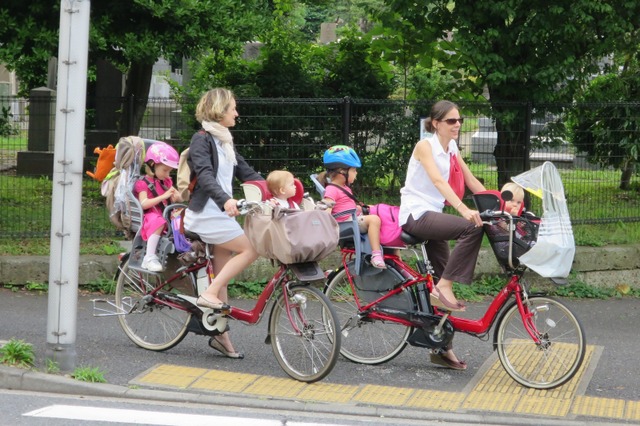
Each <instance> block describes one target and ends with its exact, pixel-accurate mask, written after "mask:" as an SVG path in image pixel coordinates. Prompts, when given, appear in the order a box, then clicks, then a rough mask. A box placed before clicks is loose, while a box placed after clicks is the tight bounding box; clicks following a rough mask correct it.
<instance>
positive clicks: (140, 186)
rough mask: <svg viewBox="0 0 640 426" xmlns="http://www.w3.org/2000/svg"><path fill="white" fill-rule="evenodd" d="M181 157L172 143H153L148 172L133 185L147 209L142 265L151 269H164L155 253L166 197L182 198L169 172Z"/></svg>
mask: <svg viewBox="0 0 640 426" xmlns="http://www.w3.org/2000/svg"><path fill="white" fill-rule="evenodd" d="M179 159H180V156H179V155H178V152H177V151H176V150H175V149H174V148H173V147H172V146H171V145H169V144H166V143H164V142H156V143H154V144H153V145H151V146H150V147H149V149H148V150H147V154H146V155H145V158H144V162H145V169H146V175H145V176H144V177H142V178H141V179H140V180H138V181H137V182H136V183H135V185H134V187H133V191H134V194H136V196H137V197H138V201H140V205H141V206H142V209H143V210H144V216H143V222H142V227H141V228H140V234H141V236H142V239H143V240H144V241H146V242H147V251H146V253H145V256H144V258H143V259H142V268H143V269H146V270H148V271H151V272H161V271H162V270H163V269H164V268H163V266H162V264H161V263H160V260H159V259H158V256H157V255H156V249H157V248H158V242H159V241H160V236H161V235H162V232H164V230H165V228H166V225H167V221H166V220H165V218H164V217H163V216H162V213H163V210H164V208H165V207H166V206H167V200H168V199H170V200H171V202H172V203H178V202H180V201H182V197H181V196H180V193H179V192H178V190H177V189H176V188H174V187H173V181H172V180H171V177H170V176H169V174H170V173H171V170H172V169H177V168H178V160H179Z"/></svg>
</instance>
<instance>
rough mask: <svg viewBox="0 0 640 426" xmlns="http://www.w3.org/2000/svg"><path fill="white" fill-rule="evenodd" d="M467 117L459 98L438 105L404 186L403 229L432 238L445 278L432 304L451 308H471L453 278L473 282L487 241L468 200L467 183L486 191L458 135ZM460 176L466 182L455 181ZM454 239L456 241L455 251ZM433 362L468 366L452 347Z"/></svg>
mask: <svg viewBox="0 0 640 426" xmlns="http://www.w3.org/2000/svg"><path fill="white" fill-rule="evenodd" d="M462 122H463V118H461V117H460V111H459V108H458V106H457V105H456V104H454V103H453V102H450V101H446V100H442V101H439V102H437V103H436V104H435V105H433V107H432V108H431V113H430V116H429V117H428V118H427V119H426V120H425V124H424V125H425V130H426V131H428V132H430V133H432V134H433V136H431V137H429V138H425V139H423V140H421V141H419V142H418V143H417V144H416V146H415V147H414V149H413V153H412V154H411V158H410V159H409V166H408V169H407V178H406V180H405V185H404V186H403V187H402V189H401V190H400V224H401V225H402V229H403V230H404V231H405V232H407V233H409V234H411V235H414V236H415V237H417V238H420V239H423V240H425V241H426V240H428V241H429V242H428V244H427V255H428V256H429V261H430V262H431V265H432V266H433V269H434V275H435V277H439V281H438V282H437V284H436V286H435V289H434V290H433V292H432V294H431V303H432V304H433V305H435V306H439V307H441V308H445V309H447V310H450V311H461V310H464V309H465V306H464V305H463V304H462V303H460V302H458V301H457V299H456V297H455V295H454V294H453V282H454V281H456V282H459V283H464V284H471V281H472V279H473V272H474V269H475V266H476V260H477V258H478V252H479V251H480V244H481V243H482V220H481V219H480V213H479V212H478V211H476V210H472V209H470V208H469V207H467V206H466V205H465V204H464V203H463V202H462V198H463V196H464V186H466V187H468V188H469V189H470V190H471V191H472V192H473V193H476V192H480V191H484V190H485V188H484V185H482V183H480V181H479V180H478V179H477V178H476V177H475V176H473V174H472V173H471V171H470V170H469V167H468V166H467V165H466V163H465V162H464V160H463V159H462V156H461V155H460V153H459V151H458V145H457V143H456V140H457V139H458V137H459V134H460V127H461V125H462ZM456 177H457V178H456ZM463 180H464V185H462V181H463ZM454 181H458V182H459V183H460V185H454ZM452 186H453V187H452ZM445 203H446V204H448V205H451V206H453V207H454V208H455V209H456V210H457V211H458V213H459V214H460V216H457V215H453V214H446V213H443V212H442V211H443V208H444V206H445ZM450 240H456V245H455V248H454V250H453V252H452V253H451V254H450V252H449V241H450ZM431 362H433V363H435V364H439V365H443V366H445V367H449V368H453V369H458V370H464V369H466V368H467V364H466V363H465V362H464V361H460V360H458V358H457V357H456V356H455V354H454V353H453V350H452V349H451V347H449V348H448V350H447V351H446V352H438V353H432V354H431Z"/></svg>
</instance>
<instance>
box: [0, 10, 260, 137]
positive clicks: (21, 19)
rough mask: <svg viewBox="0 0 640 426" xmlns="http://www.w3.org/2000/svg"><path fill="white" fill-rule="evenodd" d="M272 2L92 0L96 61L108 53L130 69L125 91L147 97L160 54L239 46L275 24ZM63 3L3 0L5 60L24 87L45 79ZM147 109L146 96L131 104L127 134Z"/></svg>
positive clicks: (0, 40)
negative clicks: (271, 16)
mask: <svg viewBox="0 0 640 426" xmlns="http://www.w3.org/2000/svg"><path fill="white" fill-rule="evenodd" d="M267 10H268V0H246V1H243V2H240V3H239V2H236V1H233V0H215V1H213V0H180V1H177V0H173V1H171V0H163V1H160V0H110V1H103V2H99V1H98V2H92V3H91V27H90V64H92V63H93V62H94V61H95V60H96V59H97V58H102V59H105V60H107V61H108V62H110V63H111V64H113V65H114V66H116V67H117V68H119V69H120V70H121V71H122V72H124V73H125V75H126V83H125V89H124V95H125V97H130V96H133V97H134V99H139V100H146V98H147V97H148V93H149V87H150V84H151V76H152V68H153V65H154V63H155V62H156V61H157V60H158V59H159V58H161V57H164V58H165V59H167V60H169V61H172V62H179V61H181V60H182V58H197V57H199V56H200V55H202V54H203V52H205V51H214V52H217V54H218V55H225V54H226V53H227V52H231V51H234V50H236V49H238V47H239V46H241V45H242V44H244V43H245V42H247V41H250V40H253V39H255V38H256V37H257V36H259V35H260V34H261V32H262V31H263V30H264V29H265V28H266V27H267V25H268V23H269V21H268V19H266V18H265V17H266V16H268V14H267V13H265V12H266V11H267ZM59 11H60V3H59V2H58V3H57V4H54V5H51V2H49V1H45V0H33V1H30V2H20V1H15V0H9V1H3V2H2V5H1V6H0V19H1V20H2V22H3V25H2V26H1V27H0V60H2V61H3V62H5V63H6V64H7V67H8V68H9V69H12V70H15V71H16V74H17V75H18V77H19V79H20V81H21V83H22V87H21V89H22V90H21V91H22V93H23V94H24V93H26V92H28V90H29V89H31V88H34V87H37V86H39V85H42V83H43V82H44V81H45V78H46V71H47V61H48V59H49V58H50V57H51V56H55V55H56V54H57V45H58V28H59ZM130 107H132V108H133V110H130ZM145 109H146V102H143V101H141V102H135V103H133V104H129V103H125V104H123V106H122V115H121V116H122V119H121V122H120V132H121V134H124V133H126V132H128V131H129V130H128V129H133V131H134V132H137V131H138V130H139V128H140V124H141V122H142V118H143V115H144V111H145ZM130 117H132V121H131V122H129V121H128V120H129V118H130Z"/></svg>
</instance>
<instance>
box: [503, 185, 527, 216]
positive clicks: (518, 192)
mask: <svg viewBox="0 0 640 426" xmlns="http://www.w3.org/2000/svg"><path fill="white" fill-rule="evenodd" d="M504 191H510V192H511V199H510V200H507V201H505V202H504V211H506V212H507V213H509V214H510V215H511V216H519V215H520V213H521V212H522V207H523V204H524V189H522V187H520V186H519V185H518V184H516V183H514V182H507V183H505V184H504V185H503V186H502V189H501V190H500V193H503V192H504Z"/></svg>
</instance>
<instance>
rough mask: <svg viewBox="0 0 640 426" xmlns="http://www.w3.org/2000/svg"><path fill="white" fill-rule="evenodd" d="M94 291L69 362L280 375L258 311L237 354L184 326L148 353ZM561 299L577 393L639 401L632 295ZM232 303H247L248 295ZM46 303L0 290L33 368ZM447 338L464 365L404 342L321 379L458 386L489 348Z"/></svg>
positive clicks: (7, 322) (0, 314)
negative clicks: (577, 352)
mask: <svg viewBox="0 0 640 426" xmlns="http://www.w3.org/2000/svg"><path fill="white" fill-rule="evenodd" d="M95 297H96V296H95V295H82V296H80V297H79V302H78V323H77V341H76V349H77V362H76V365H77V366H89V367H98V368H99V369H100V370H101V371H103V372H104V373H105V378H106V379H107V381H108V382H109V383H111V384H115V385H122V386H128V385H130V382H131V381H132V380H134V379H136V378H139V377H140V376H141V375H142V374H143V373H145V372H147V371H148V370H149V369H152V368H153V367H154V366H156V365H158V364H170V365H178V366H185V367H196V368H204V369H215V370H223V371H229V372H241V373H251V374H256V375H262V376H270V377H275V378H286V377H287V376H286V375H285V373H284V372H283V371H282V370H281V369H280V367H279V366H278V365H277V363H276V361H275V358H274V356H273V354H272V353H271V348H270V346H267V345H265V344H264V338H265V336H266V328H267V321H266V318H265V319H264V320H263V321H262V322H261V323H260V324H258V325H255V326H247V325H244V324H240V323H232V332H233V339H234V342H235V344H236V347H237V348H238V349H239V350H242V351H244V352H245V354H246V358H245V359H244V360H240V361H238V360H231V359H226V358H223V357H221V356H219V354H218V353H216V352H215V351H213V350H211V349H210V348H208V346H207V338H205V337H204V336H196V335H192V334H190V335H188V336H187V338H186V339H185V340H184V341H183V342H181V343H180V344H179V345H178V346H177V347H175V348H173V349H171V350H168V351H166V352H161V353H155V352H149V351H146V350H143V349H140V348H138V347H136V346H135V345H134V344H133V343H131V342H130V341H129V340H128V339H127V337H126V336H125V335H124V333H123V332H122V330H121V329H120V327H119V325H118V322H117V320H116V318H115V317H109V318H98V317H94V316H93V315H92V312H93V308H92V303H91V299H92V298H95ZM564 302H565V303H567V304H568V305H569V306H570V307H571V309H572V310H574V312H575V313H576V315H577V317H578V318H579V319H580V320H581V321H582V323H583V326H584V329H585V332H586V336H587V343H588V344H589V345H593V346H594V347H596V348H598V352H599V354H600V356H599V357H597V359H596V360H595V362H593V363H592V365H591V366H590V369H589V371H588V372H587V374H586V377H587V380H586V382H587V384H586V387H585V389H584V395H585V396H587V397H594V398H610V399H612V400H623V401H632V403H633V404H637V405H639V406H640V387H638V384H637V383H638V382H637V377H638V371H639V370H640V360H639V358H638V356H637V354H638V353H640V339H638V337H637V331H636V324H638V323H640V300H638V299H631V298H623V299H610V300H606V301H602V300H571V299H565V300H564ZM234 303H235V304H236V305H238V306H240V307H248V306H250V305H251V304H252V301H243V300H239V301H234ZM485 307H486V304H485V303H473V304H471V306H470V308H469V310H468V312H467V313H466V315H467V316H469V317H477V316H479V315H480V313H481V312H483V310H484V308H485ZM46 310H47V295H46V294H33V293H26V292H12V291H9V290H6V289H2V290H0V340H8V339H10V338H12V337H15V338H19V339H22V340H25V341H27V342H29V343H32V344H33V345H34V348H35V352H36V357H37V363H38V367H39V368H41V369H44V353H45V345H46V336H45V333H46V321H47V312H46ZM454 343H455V345H456V351H457V353H458V356H460V357H461V358H463V359H465V360H466V361H467V362H468V364H469V369H468V370H466V371H452V370H446V369H442V368H439V367H437V366H433V365H431V364H429V363H428V362H427V360H426V358H427V356H426V355H427V354H426V351H425V350H424V349H418V348H414V347H411V346H409V347H408V348H407V349H406V350H405V351H404V352H403V353H402V354H401V355H400V356H398V357H397V358H396V359H394V360H393V361H391V362H389V363H387V364H384V365H380V366H362V365H357V364H353V363H350V362H348V361H346V360H344V359H340V360H339V361H338V364H337V365H336V367H335V369H334V370H333V372H332V373H331V374H330V375H329V376H328V377H327V378H326V379H325V380H324V381H323V383H330V384H331V383H332V384H344V385H353V384H358V385H367V384H371V385H381V386H395V387H402V388H414V389H415V388H419V389H427V390H440V391H447V392H465V390H468V387H469V386H470V384H471V383H472V382H473V381H474V378H475V377H476V375H477V374H478V372H479V371H481V370H482V368H483V365H484V364H485V363H486V362H487V360H488V359H489V358H490V357H491V356H492V348H491V344H490V343H489V342H487V341H483V340H479V339H477V338H475V337H471V336H467V335H457V336H456V338H455V340H454ZM634 406H635V405H634ZM631 418H632V419H635V417H631ZM639 420H640V418H639Z"/></svg>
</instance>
